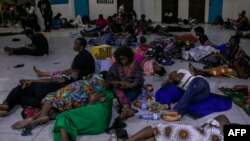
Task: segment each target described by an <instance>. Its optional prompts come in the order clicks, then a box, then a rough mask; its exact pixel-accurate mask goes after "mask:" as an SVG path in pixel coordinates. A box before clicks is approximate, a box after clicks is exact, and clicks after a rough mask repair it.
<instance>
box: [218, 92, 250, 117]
mask: <svg viewBox="0 0 250 141" xmlns="http://www.w3.org/2000/svg"><path fill="white" fill-rule="evenodd" d="M219 90H220V91H221V92H223V93H224V94H226V95H228V96H229V97H231V98H232V100H233V102H234V103H235V104H237V105H238V106H240V107H241V108H243V110H244V111H245V112H246V113H247V114H248V115H250V93H248V92H247V91H239V90H238V91H236V90H233V89H232V88H224V87H221V88H219Z"/></svg>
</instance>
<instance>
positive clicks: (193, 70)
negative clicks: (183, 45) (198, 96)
mask: <svg viewBox="0 0 250 141" xmlns="http://www.w3.org/2000/svg"><path fill="white" fill-rule="evenodd" d="M188 68H189V71H190V73H191V74H192V75H193V76H195V69H194V66H193V65H192V64H191V63H189V65H188Z"/></svg>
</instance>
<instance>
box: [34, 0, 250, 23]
mask: <svg viewBox="0 0 250 141" xmlns="http://www.w3.org/2000/svg"><path fill="white" fill-rule="evenodd" d="M209 1H210V0H206V1H205V3H206V6H205V15H204V16H205V22H207V21H208V15H209ZM37 2H38V0H36V3H37ZM161 5H162V0H134V10H135V12H136V13H137V16H138V18H140V15H141V14H145V15H146V18H150V19H151V20H152V21H156V22H161V17H162V12H161V11H162V6H161ZM249 5H250V0H223V7H222V8H223V10H222V17H223V18H224V19H226V18H233V19H236V18H237V17H238V13H240V12H241V11H242V10H246V16H247V17H248V18H250V7H249ZM52 10H53V13H54V15H55V14H56V13H58V12H60V13H62V15H63V17H65V18H67V19H73V18H74V17H75V10H74V0H69V4H58V5H52ZM89 12H90V15H89V16H90V19H92V20H93V19H96V18H98V15H99V14H103V16H104V17H105V18H107V16H110V15H113V14H114V13H116V12H117V0H114V3H113V4H97V3H96V0H89ZM188 12H189V0H178V18H183V19H187V18H188V17H189V15H188ZM36 13H37V15H38V21H39V24H40V25H42V26H43V20H42V17H41V14H40V12H39V11H38V9H37V11H36Z"/></svg>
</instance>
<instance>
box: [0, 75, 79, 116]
mask: <svg viewBox="0 0 250 141" xmlns="http://www.w3.org/2000/svg"><path fill="white" fill-rule="evenodd" d="M78 74H79V73H77V72H75V73H73V74H72V76H69V77H65V76H62V77H60V78H59V77H57V78H51V79H46V78H45V79H37V80H34V79H32V80H31V79H21V80H20V84H19V85H18V86H16V87H15V88H13V89H12V90H11V92H10V93H9V94H8V96H7V97H6V99H5V100H4V101H3V103H2V104H0V117H4V116H7V115H8V114H10V113H11V112H10V111H11V110H12V109H13V108H14V107H15V106H16V105H18V104H20V105H21V106H23V107H24V106H31V107H33V108H38V109H40V108H41V101H42V99H43V98H44V97H45V96H46V95H47V94H48V93H49V92H54V91H56V90H58V89H60V88H62V87H64V86H66V85H67V84H70V83H72V82H74V81H76V80H79V79H80V78H81V76H78Z"/></svg>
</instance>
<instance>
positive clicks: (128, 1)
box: [117, 0, 134, 13]
mask: <svg viewBox="0 0 250 141" xmlns="http://www.w3.org/2000/svg"><path fill="white" fill-rule="evenodd" d="M121 5H123V6H124V12H125V13H130V12H131V10H133V9H134V1H133V0H117V9H119V7H120V6H121Z"/></svg>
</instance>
